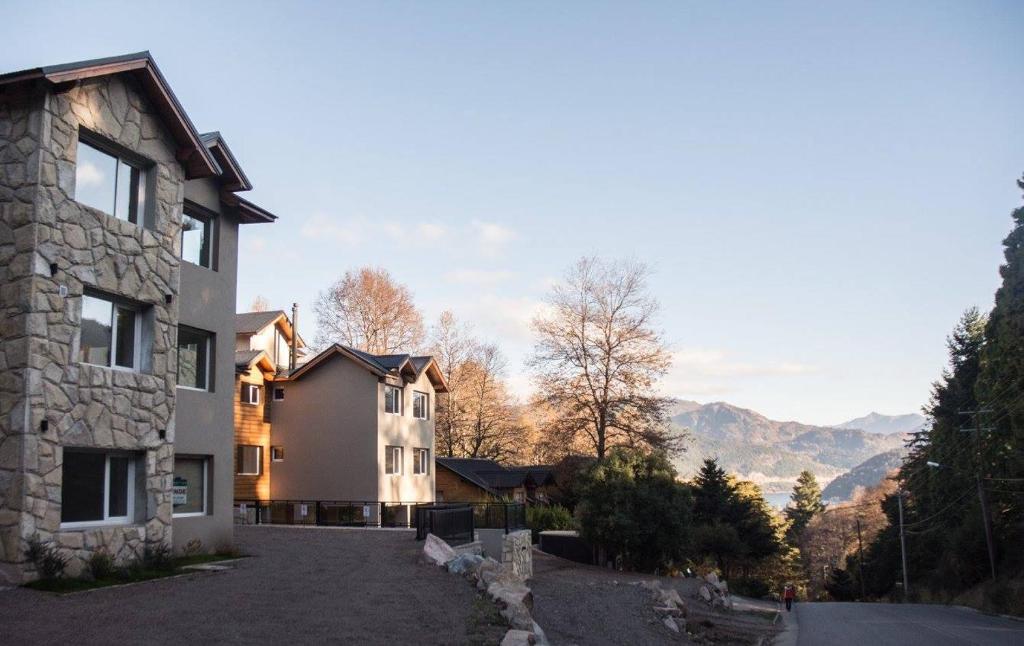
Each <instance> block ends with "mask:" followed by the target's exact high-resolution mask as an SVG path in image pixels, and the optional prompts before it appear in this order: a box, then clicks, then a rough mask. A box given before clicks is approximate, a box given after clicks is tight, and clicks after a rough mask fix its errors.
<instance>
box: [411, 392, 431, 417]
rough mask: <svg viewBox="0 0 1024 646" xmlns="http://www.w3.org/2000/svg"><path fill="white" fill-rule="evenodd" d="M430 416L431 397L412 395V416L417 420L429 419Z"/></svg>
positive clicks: (414, 393) (423, 394) (415, 393)
mask: <svg viewBox="0 0 1024 646" xmlns="http://www.w3.org/2000/svg"><path fill="white" fill-rule="evenodd" d="M429 415H430V397H429V396H428V395H427V393H420V392H415V391H414V392H413V393H412V416H413V417H415V418H416V419H427V417H428V416H429Z"/></svg>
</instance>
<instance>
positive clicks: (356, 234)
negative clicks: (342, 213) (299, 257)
mask: <svg viewBox="0 0 1024 646" xmlns="http://www.w3.org/2000/svg"><path fill="white" fill-rule="evenodd" d="M367 224H368V223H367V220H366V218H364V217H362V216H356V217H349V218H337V217H331V216H329V215H327V214H325V213H315V214H314V215H313V216H312V217H310V218H309V219H308V220H306V221H305V222H304V223H303V224H302V227H301V228H300V229H299V232H300V233H301V234H302V236H303V237H305V238H310V239H312V240H326V241H330V242H336V243H340V244H346V245H355V244H359V243H360V242H362V241H363V240H364V239H365V234H366V229H367Z"/></svg>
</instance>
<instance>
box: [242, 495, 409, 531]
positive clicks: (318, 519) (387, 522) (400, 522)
mask: <svg viewBox="0 0 1024 646" xmlns="http://www.w3.org/2000/svg"><path fill="white" fill-rule="evenodd" d="M420 504H422V503H416V502H377V501H367V500H235V502H234V520H235V524H237V525H318V526H324V527H412V526H413V522H414V520H415V518H414V513H415V512H414V511H413V510H414V509H415V508H416V507H417V506H418V505H420Z"/></svg>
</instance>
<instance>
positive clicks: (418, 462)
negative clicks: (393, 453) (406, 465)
mask: <svg viewBox="0 0 1024 646" xmlns="http://www.w3.org/2000/svg"><path fill="white" fill-rule="evenodd" d="M412 472H413V474H415V475H424V476H425V475H430V449H413V450H412Z"/></svg>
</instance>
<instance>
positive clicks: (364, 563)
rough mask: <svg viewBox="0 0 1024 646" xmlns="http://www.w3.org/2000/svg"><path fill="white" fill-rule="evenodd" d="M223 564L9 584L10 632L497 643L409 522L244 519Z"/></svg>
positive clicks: (97, 637)
mask: <svg viewBox="0 0 1024 646" xmlns="http://www.w3.org/2000/svg"><path fill="white" fill-rule="evenodd" d="M235 537H236V541H237V542H238V545H239V547H240V548H241V549H242V551H243V552H245V553H247V554H251V555H252V558H246V559H242V560H240V561H238V562H237V564H236V566H235V568H234V569H232V570H229V571H225V572H203V573H196V574H189V575H186V576H184V577H177V578H173V579H163V580H157V581H151V582H147V583H142V584H138V585H131V586H124V587H118V588H105V589H100V590H95V591H91V592H85V593H77V594H70V595H64V596H58V595H54V594H49V593H43V592H35V591H32V590H27V589H24V588H16V589H12V590H4V591H0V644H55V643H75V644H116V643H145V644H171V643H174V644H187V643H194V644H206V643H211V642H216V643H221V644H247V645H250V646H251V645H252V644H262V643H289V644H307V643H317V644H324V643H359V644H466V643H471V642H472V641H474V639H473V638H474V637H480V636H481V630H482V635H483V636H484V637H485V638H486V640H487V641H488V642H489V643H497V641H498V640H499V639H500V637H501V635H502V634H504V629H500V628H496V627H494V626H484V627H483V628H482V629H481V628H480V627H479V625H478V624H479V621H478V620H477V619H474V618H471V617H472V616H474V615H479V614H480V612H479V605H477V604H476V600H477V595H476V592H475V591H474V589H473V587H472V586H470V585H469V584H468V583H467V582H466V581H464V580H462V579H461V578H460V577H456V576H451V575H449V574H447V573H446V572H445V571H444V570H442V569H440V568H436V567H432V566H427V565H420V564H419V563H418V562H417V561H418V556H419V553H420V550H421V549H422V543H417V542H416V541H415V540H413V536H412V534H411V533H409V532H406V531H401V532H399V531H375V530H364V529H326V528H309V529H307V528H287V527H272V526H263V527H238V528H236V530H235ZM474 608H476V610H474Z"/></svg>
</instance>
